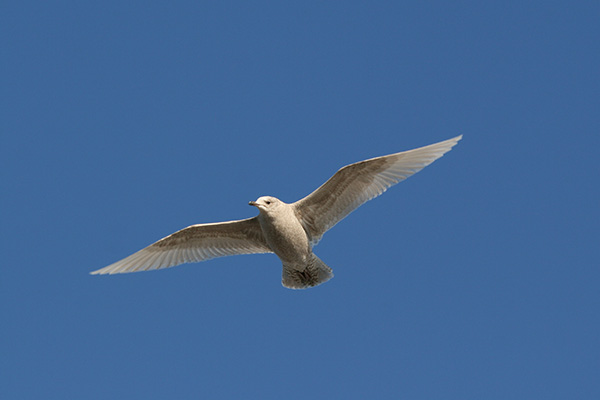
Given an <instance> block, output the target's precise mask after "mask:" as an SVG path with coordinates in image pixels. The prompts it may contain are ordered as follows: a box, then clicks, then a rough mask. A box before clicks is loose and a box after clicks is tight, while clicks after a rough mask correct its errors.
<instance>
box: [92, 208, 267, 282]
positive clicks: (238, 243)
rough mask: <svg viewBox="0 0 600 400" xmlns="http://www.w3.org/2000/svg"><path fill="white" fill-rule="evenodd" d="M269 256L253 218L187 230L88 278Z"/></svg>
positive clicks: (256, 222) (193, 227)
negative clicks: (219, 259) (218, 259)
mask: <svg viewBox="0 0 600 400" xmlns="http://www.w3.org/2000/svg"><path fill="white" fill-rule="evenodd" d="M271 252H272V251H271V249H270V248H269V246H268V245H267V243H266V242H265V239H264V237H263V234H262V231H261V229H260V225H259V223H258V219H257V218H256V217H254V218H249V219H243V220H240V221H229V222H220V223H215V224H199V225H192V226H188V227H187V228H184V229H182V230H180V231H177V232H175V233H173V234H172V235H169V236H167V237H166V238H164V239H161V240H159V241H158V242H156V243H154V244H152V245H150V246H148V247H146V248H144V249H142V250H140V251H138V252H137V253H134V254H132V255H130V256H129V257H126V258H124V259H122V260H121V261H117V262H116V263H114V264H111V265H109V266H108V267H105V268H102V269H99V270H97V271H94V272H92V274H118V273H124V272H137V271H148V270H151V269H161V268H169V267H174V266H176V265H179V264H184V263H191V262H198V261H205V260H209V259H211V258H215V257H223V256H233V255H237V254H252V253H271Z"/></svg>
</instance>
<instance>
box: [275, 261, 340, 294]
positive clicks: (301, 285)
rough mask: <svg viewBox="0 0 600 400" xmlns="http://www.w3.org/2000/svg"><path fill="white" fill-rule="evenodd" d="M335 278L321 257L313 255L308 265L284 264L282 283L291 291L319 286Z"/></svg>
mask: <svg viewBox="0 0 600 400" xmlns="http://www.w3.org/2000/svg"><path fill="white" fill-rule="evenodd" d="M331 278H333V271H332V269H331V268H329V267H328V266H327V265H326V264H325V263H324V262H323V261H321V260H320V259H319V257H317V256H315V255H314V254H311V257H310V258H309V260H308V263H307V264H306V265H302V266H298V265H295V264H293V265H290V264H283V273H282V275H281V283H282V284H283V286H285V287H286V288H289V289H306V288H309V287H313V286H318V285H320V284H321V283H325V282H327V281H328V280H330V279H331Z"/></svg>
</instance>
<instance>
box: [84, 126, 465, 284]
mask: <svg viewBox="0 0 600 400" xmlns="http://www.w3.org/2000/svg"><path fill="white" fill-rule="evenodd" d="M461 138H462V136H458V137H455V138H453V139H450V140H446V141H443V142H439V143H436V144H432V145H429V146H425V147H420V148H418V149H414V150H409V151H405V152H402V153H396V154H391V155H388V156H382V157H377V158H372V159H369V160H365V161H360V162H357V163H355V164H350V165H347V166H345V167H343V168H341V169H340V170H339V171H338V172H337V173H335V175H333V176H332V177H331V178H330V179H329V180H328V181H327V182H325V183H324V184H323V185H322V186H321V187H319V188H318V189H317V190H315V191H314V192H312V193H311V194H309V195H308V196H306V197H305V198H303V199H302V200H299V201H297V202H295V203H291V204H288V203H284V202H283V201H281V200H279V199H277V198H275V197H272V196H263V197H260V198H259V199H258V200H256V201H251V202H250V205H252V206H255V207H257V208H258V209H259V214H258V216H256V217H254V218H249V219H244V220H240V221H229V222H220V223H214V224H199V225H192V226H189V227H187V228H185V229H182V230H180V231H178V232H175V233H173V234H172V235H169V236H167V237H166V238H164V239H161V240H159V241H158V242H156V243H154V244H152V245H150V246H148V247H146V248H144V249H142V250H140V251H138V252H137V253H134V254H132V255H130V256H129V257H126V258H124V259H122V260H121V261H117V262H116V263H114V264H111V265H109V266H108V267H105V268H102V269H99V270H97V271H94V272H92V274H116V273H124V272H136V271H147V270H152V269H160V268H168V267H173V266H176V265H179V264H183V263H190V262H199V261H205V260H209V259H211V258H215V257H222V256H230V255H236V254H252V253H275V254H276V255H277V256H278V257H279V258H280V259H281V262H282V264H283V273H282V284H283V285H284V286H285V287H288V288H291V289H304V288H307V287H312V286H317V285H319V284H321V283H323V282H326V281H328V280H329V279H331V278H332V277H333V273H332V270H331V268H329V267H328V266H327V265H325V263H323V261H321V260H320V259H319V258H318V257H317V256H316V255H315V254H314V253H313V251H312V248H313V246H314V245H315V244H317V243H318V241H319V240H320V239H321V237H322V236H323V234H324V233H325V232H327V231H328V230H329V229H331V228H332V227H333V226H334V225H335V224H337V223H338V222H339V221H341V220H342V219H343V218H344V217H346V216H347V215H348V214H350V213H351V212H352V211H354V210H355V209H356V208H358V207H359V206H360V205H361V204H363V203H365V202H366V201H368V200H371V199H372V198H374V197H377V196H379V195H380V194H382V193H383V192H385V191H386V190H387V189H388V188H389V187H390V186H392V185H395V184H396V183H398V182H400V181H402V180H404V179H406V178H408V177H409V176H411V175H412V174H414V173H416V172H418V171H420V170H421V169H423V168H424V167H426V166H427V165H429V164H431V163H432V162H434V161H435V160H437V159H438V158H440V157H441V156H443V155H444V154H445V153H446V152H448V151H450V149H452V147H453V146H454V145H455V144H456V143H457V142H458V141H459V140H460V139H461Z"/></svg>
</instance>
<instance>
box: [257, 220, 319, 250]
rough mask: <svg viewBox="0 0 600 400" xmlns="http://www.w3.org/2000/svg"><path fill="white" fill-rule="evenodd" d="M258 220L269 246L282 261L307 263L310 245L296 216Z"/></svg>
mask: <svg viewBox="0 0 600 400" xmlns="http://www.w3.org/2000/svg"><path fill="white" fill-rule="evenodd" d="M258 220H259V222H260V226H261V229H262V231H263V235H264V237H265V240H266V241H267V244H268V245H269V246H270V247H271V250H273V252H274V253H275V254H277V256H279V258H280V259H281V260H282V261H284V262H301V261H305V259H306V257H307V256H308V254H310V251H311V250H310V244H309V241H308V237H307V236H306V232H305V231H304V228H303V227H302V224H301V223H300V221H298V219H297V218H296V216H295V215H287V216H283V215H279V216H262V218H261V216H259V219H258Z"/></svg>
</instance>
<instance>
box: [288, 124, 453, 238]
mask: <svg viewBox="0 0 600 400" xmlns="http://www.w3.org/2000/svg"><path fill="white" fill-rule="evenodd" d="M460 139H462V135H461V136H457V137H455V138H453V139H449V140H446V141H443V142H439V143H435V144H432V145H429V146H425V147H420V148H418V149H414V150H409V151H404V152H402V153H396V154H390V155H388V156H382V157H377V158H372V159H369V160H365V161H360V162H357V163H355V164H350V165H347V166H345V167H343V168H341V169H340V170H339V171H338V172H336V173H335V175H333V176H332V177H331V178H330V179H329V180H328V181H327V182H325V183H324V184H323V185H322V186H321V187H319V188H318V189H317V190H315V191H314V192H312V193H311V194H309V195H308V196H306V197H305V198H303V199H302V200H299V201H297V202H296V203H294V204H293V205H294V207H295V211H296V214H297V215H298V218H299V219H300V221H301V222H302V224H303V225H304V227H305V229H307V231H308V232H309V234H310V235H311V241H312V242H313V244H315V243H317V242H318V241H319V240H320V239H321V236H323V234H324V233H325V232H327V231H328V230H329V229H330V228H332V227H333V226H334V225H335V224H337V223H338V222H340V221H341V220H342V219H343V218H345V217H346V216H347V215H348V214H350V213H351V212H352V211H354V210H355V209H357V208H358V207H359V206H360V205H362V204H363V203H365V202H367V201H369V200H371V199H372V198H374V197H377V196H379V195H380V194H382V193H383V192H385V191H386V190H387V189H388V188H389V187H391V186H393V185H395V184H396V183H398V182H400V181H402V180H404V179H406V178H408V177H409V176H411V175H412V174H415V173H417V172H419V171H420V170H422V169H423V168H425V167H426V166H428V165H429V164H431V163H432V162H434V161H435V160H437V159H438V158H440V157H441V156H443V155H444V154H445V153H446V152H448V151H450V149H452V147H453V146H454V145H455V144H456V143H457V142H458V141H459V140H460Z"/></svg>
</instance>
